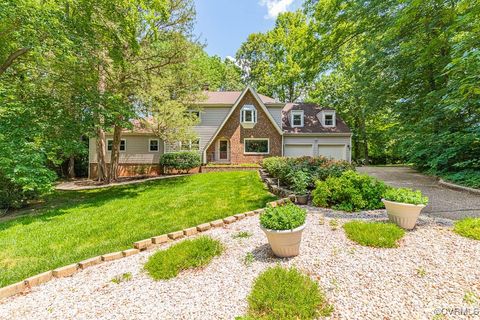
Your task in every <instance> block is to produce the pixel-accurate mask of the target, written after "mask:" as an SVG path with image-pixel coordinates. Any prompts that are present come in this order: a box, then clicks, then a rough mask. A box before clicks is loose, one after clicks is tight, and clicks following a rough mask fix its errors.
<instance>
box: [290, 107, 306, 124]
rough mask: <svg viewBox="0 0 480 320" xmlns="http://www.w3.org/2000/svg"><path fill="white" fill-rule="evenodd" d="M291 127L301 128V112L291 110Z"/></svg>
mask: <svg viewBox="0 0 480 320" xmlns="http://www.w3.org/2000/svg"><path fill="white" fill-rule="evenodd" d="M291 114H292V119H291V123H292V127H303V116H304V114H303V110H292V112H291Z"/></svg>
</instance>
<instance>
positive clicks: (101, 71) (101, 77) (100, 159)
mask: <svg viewBox="0 0 480 320" xmlns="http://www.w3.org/2000/svg"><path fill="white" fill-rule="evenodd" d="M101 56H102V58H104V57H105V53H104V52H102V53H101ZM105 86H106V75H105V67H104V66H103V65H102V64H100V65H99V66H98V92H99V94H100V96H102V95H103V94H104V93H105ZM98 108H99V110H100V109H102V108H103V106H102V105H101V104H100V105H99V106H98ZM96 118H97V121H98V124H97V128H96V134H97V174H98V181H103V182H106V183H108V182H109V177H108V172H107V163H106V160H105V159H106V149H107V148H106V146H105V131H103V125H104V119H103V116H102V115H101V114H100V113H97V115H96Z"/></svg>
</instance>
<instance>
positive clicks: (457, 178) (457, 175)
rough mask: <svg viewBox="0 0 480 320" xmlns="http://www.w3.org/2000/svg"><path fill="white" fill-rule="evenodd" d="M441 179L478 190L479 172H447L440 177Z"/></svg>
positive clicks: (479, 182)
mask: <svg viewBox="0 0 480 320" xmlns="http://www.w3.org/2000/svg"><path fill="white" fill-rule="evenodd" d="M442 177H443V178H444V179H445V180H447V181H451V182H453V183H458V184H461V185H464V186H467V187H470V188H477V189H480V170H472V169H470V170H462V171H459V172H454V173H453V172H451V173H450V172H449V173H445V174H443V175H442Z"/></svg>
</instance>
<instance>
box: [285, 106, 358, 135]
mask: <svg viewBox="0 0 480 320" xmlns="http://www.w3.org/2000/svg"><path fill="white" fill-rule="evenodd" d="M292 110H303V112H304V125H303V127H294V128H292V126H291V123H290V111H292ZM322 110H333V109H331V108H322V107H320V106H319V105H317V104H313V103H287V104H285V107H283V110H282V129H283V130H284V131H285V133H350V129H349V128H348V126H347V125H346V124H345V122H344V121H343V120H342V119H341V118H340V117H339V116H338V114H336V120H337V123H336V126H335V127H332V128H325V127H324V126H322V124H321V123H320V120H319V119H318V117H317V114H318V113H319V112H320V111H322Z"/></svg>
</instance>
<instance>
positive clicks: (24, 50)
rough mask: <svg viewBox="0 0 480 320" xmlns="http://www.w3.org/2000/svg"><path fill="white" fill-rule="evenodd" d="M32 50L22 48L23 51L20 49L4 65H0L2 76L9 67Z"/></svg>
mask: <svg viewBox="0 0 480 320" xmlns="http://www.w3.org/2000/svg"><path fill="white" fill-rule="evenodd" d="M29 50H30V49H29V48H21V49H18V50H17V51H15V52H13V53H11V54H10V55H9V56H8V58H7V60H5V62H4V63H2V65H0V76H1V75H2V74H3V73H4V72H5V71H6V70H7V69H8V67H10V66H11V65H12V64H13V62H14V61H15V60H16V59H17V58H19V57H20V56H22V55H24V54H25V53H27V52H28V51H29Z"/></svg>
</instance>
